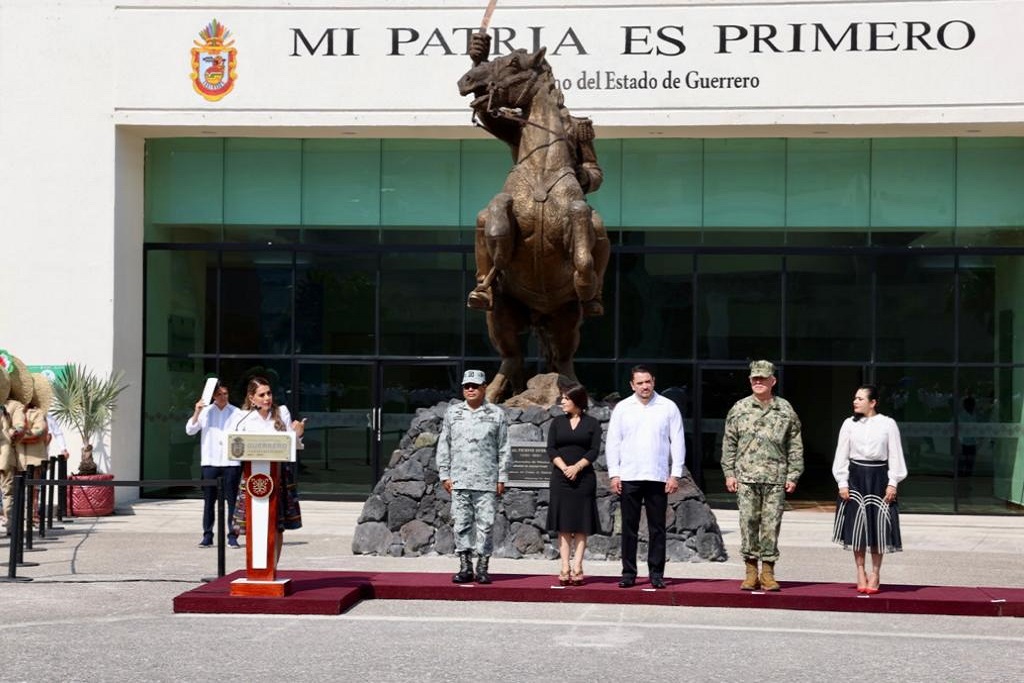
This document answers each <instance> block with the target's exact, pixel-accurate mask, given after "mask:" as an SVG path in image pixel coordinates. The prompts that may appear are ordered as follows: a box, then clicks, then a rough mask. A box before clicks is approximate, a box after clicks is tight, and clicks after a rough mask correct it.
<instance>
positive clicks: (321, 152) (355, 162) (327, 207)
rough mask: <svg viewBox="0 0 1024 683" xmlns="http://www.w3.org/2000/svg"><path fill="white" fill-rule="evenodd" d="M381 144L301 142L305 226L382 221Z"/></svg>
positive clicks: (377, 141)
mask: <svg viewBox="0 0 1024 683" xmlns="http://www.w3.org/2000/svg"><path fill="white" fill-rule="evenodd" d="M380 144H381V143H380V140H319V139H318V140H303V141H302V176H301V178H302V224H303V225H309V226H366V225H379V224H380ZM345 232H348V231H345Z"/></svg>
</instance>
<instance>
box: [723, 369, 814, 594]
mask: <svg viewBox="0 0 1024 683" xmlns="http://www.w3.org/2000/svg"><path fill="white" fill-rule="evenodd" d="M750 387H751V390H752V392H753V393H752V394H751V395H750V396H748V397H746V398H744V399H741V400H739V401H737V402H736V404H735V405H733V407H732V408H731V409H730V410H729V414H728V415H727V416H726V418H725V436H724V438H723V441H722V474H723V475H725V488H726V489H727V490H728V491H729V492H731V493H735V494H736V500H737V505H738V507H739V512H740V537H741V546H740V552H741V553H742V554H743V562H744V563H745V564H746V578H745V579H744V580H743V583H742V584H740V588H741V589H743V590H757V589H758V588H763V589H764V590H767V591H777V590H779V584H778V582H777V581H776V580H775V562H776V560H778V559H779V527H780V526H781V525H782V509H783V506H784V505H785V502H786V494H787V493H793V491H795V490H796V482H797V480H798V479H799V478H800V475H801V473H803V471H804V445H803V441H802V440H801V438H800V418H799V417H797V414H796V411H795V410H793V406H791V405H790V404H789V401H787V400H786V399H784V398H779V397H778V396H773V395H772V389H773V388H774V387H775V366H774V365H772V364H771V363H770V362H769V361H766V360H756V361H754V362H753V363H751V364H750ZM758 560H760V561H761V572H760V575H758V566H757V564H758Z"/></svg>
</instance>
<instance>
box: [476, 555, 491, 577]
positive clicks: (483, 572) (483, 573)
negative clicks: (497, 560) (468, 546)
mask: <svg viewBox="0 0 1024 683" xmlns="http://www.w3.org/2000/svg"><path fill="white" fill-rule="evenodd" d="M490 561H491V557H490V555H481V556H480V557H478V558H477V559H476V582H477V583H490V582H491V575H490V574H488V573H487V564H488V563H489V562H490Z"/></svg>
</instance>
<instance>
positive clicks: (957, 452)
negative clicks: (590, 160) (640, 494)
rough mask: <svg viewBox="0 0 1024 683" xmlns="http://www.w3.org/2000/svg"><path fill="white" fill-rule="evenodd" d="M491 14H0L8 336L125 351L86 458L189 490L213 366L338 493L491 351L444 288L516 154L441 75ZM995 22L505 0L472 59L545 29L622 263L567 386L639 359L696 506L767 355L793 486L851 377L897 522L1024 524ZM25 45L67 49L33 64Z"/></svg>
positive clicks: (848, 11) (861, 5)
mask: <svg viewBox="0 0 1024 683" xmlns="http://www.w3.org/2000/svg"><path fill="white" fill-rule="evenodd" d="M485 5H486V3H477V2H443V3H440V4H438V3H434V4H431V5H427V4H426V3H422V2H402V1H398V2H388V3H379V6H374V7H370V6H368V5H366V4H363V3H355V2H339V1H337V0H335V1H334V2H315V1H309V2H301V3H292V4H290V5H288V6H287V7H284V6H282V5H281V3H269V2H253V3H249V4H248V5H247V6H246V7H244V8H235V7H232V8H225V7H222V6H214V5H211V4H209V3H200V2H185V1H177V2H175V1H174V0H171V1H170V2H168V1H167V0H162V1H161V2H146V1H137V2H135V3H132V4H115V3H112V2H99V1H85V2H81V3H75V4H74V5H72V6H70V7H68V6H65V5H63V4H62V3H57V2H46V1H44V2H33V3H27V2H25V3H22V2H0V21H2V22H3V25H6V26H14V25H24V26H33V27H35V29H34V32H33V33H31V34H28V33H25V34H24V35H22V33H23V32H19V33H18V34H12V33H11V32H8V33H6V34H5V36H4V41H3V43H2V44H0V57H2V60H0V71H2V74H3V76H4V77H5V79H6V81H5V82H7V83H11V84H13V87H10V88H9V91H10V96H9V97H6V96H5V98H4V99H3V100H2V101H0V145H2V150H3V154H2V158H3V159H4V163H3V165H2V167H0V173H3V182H2V183H0V192H2V193H3V203H2V205H3V206H4V207H5V208H6V211H7V215H6V216H5V219H6V220H5V223H6V224H7V225H9V226H10V227H9V228H8V229H7V230H5V234H6V235H8V240H7V244H8V247H9V248H10V249H11V253H18V254H23V255H24V256H22V257H20V258H17V259H13V264H11V265H12V266H13V270H12V268H11V267H10V266H9V268H8V272H9V274H10V275H11V276H12V277H13V278H14V279H13V281H14V282H15V283H17V287H18V292H19V294H18V296H16V297H14V300H13V301H12V302H11V303H10V306H5V313H4V315H3V319H2V321H0V326H2V327H0V346H3V347H6V348H8V349H10V350H12V351H14V352H15V353H17V354H18V355H19V356H21V357H22V358H23V359H24V360H26V362H29V363H34V364H54V363H60V362H64V361H76V362H85V363H87V364H89V365H92V366H96V367H98V368H101V369H111V368H114V369H121V370H125V371H126V372H127V373H128V377H129V380H130V381H131V383H132V386H131V389H130V390H129V392H128V394H127V395H128V398H127V399H126V400H125V402H124V404H123V406H122V408H121V409H120V412H119V414H118V417H117V420H116V422H115V425H114V429H113V431H112V434H111V435H110V439H109V441H108V443H107V444H105V448H106V449H107V455H108V459H109V464H110V466H111V469H112V470H113V471H116V472H117V473H118V474H119V475H120V476H122V477H124V478H130V477H142V478H147V479H163V478H181V477H190V476H195V475H197V474H198V458H197V456H196V444H195V443H194V442H193V441H192V440H190V439H188V438H187V437H186V436H185V435H184V431H183V429H182V426H183V423H184V421H185V419H186V418H187V416H188V415H189V413H190V411H191V406H192V405H193V404H194V402H195V400H196V399H197V397H198V394H199V392H200V389H201V388H202V383H203V378H204V377H206V376H207V375H210V374H215V375H217V376H219V377H221V378H223V379H224V380H226V381H227V382H228V383H229V384H231V386H232V387H233V399H234V401H235V402H240V401H241V399H242V395H241V394H242V389H243V386H244V381H245V378H246V377H248V376H250V375H251V374H253V373H262V374H265V375H267V376H269V377H270V378H271V379H272V381H273V382H274V385H275V392H276V394H277V395H278V399H279V400H280V401H282V402H285V403H287V404H288V405H289V406H290V407H291V408H292V410H293V412H296V413H298V414H299V415H301V416H304V417H306V418H307V421H308V422H307V423H308V425H309V437H307V439H306V443H307V447H306V450H305V451H304V452H303V454H302V456H301V463H300V465H301V469H302V475H301V477H302V479H301V481H302V485H303V490H304V493H306V494H307V495H316V496H323V497H345V498H359V497H364V496H365V495H366V494H367V493H368V492H369V490H370V488H371V487H372V485H373V483H374V482H375V481H376V479H377V478H378V477H379V475H380V473H381V472H382V471H383V468H384V467H386V466H387V463H388V460H389V458H390V453H391V451H392V450H393V449H394V447H395V445H396V444H397V440H398V438H399V436H400V434H401V433H402V432H403V431H404V428H405V427H406V426H407V425H408V422H409V419H410V417H411V416H412V415H413V414H414V413H415V410H416V409H417V408H420V407H425V406H430V405H433V404H435V403H436V402H438V401H440V400H445V399H448V398H451V397H453V396H455V395H457V393H458V392H457V384H458V378H459V377H461V372H462V369H463V368H464V367H469V366H472V367H482V368H484V369H486V370H487V371H488V374H491V373H493V371H494V370H495V369H496V367H497V361H496V358H495V354H494V352H493V351H492V349H491V348H490V346H489V343H488V341H487V336H486V329H485V326H484V320H483V316H482V315H480V314H479V313H478V312H476V311H471V310H467V309H466V308H465V304H464V302H465V295H466V293H467V291H468V290H469V289H470V288H471V286H472V283H473V280H472V276H473V271H474V261H473V231H474V222H475V216H476V213H477V211H479V210H480V209H481V208H482V207H483V206H484V205H485V204H486V203H487V201H488V200H489V199H490V197H491V196H492V195H493V194H494V193H495V192H497V191H498V190H499V189H500V187H501V184H502V182H503V180H504V177H505V175H506V174H507V173H508V171H509V168H510V166H511V158H510V156H509V152H508V149H507V148H506V147H505V146H504V145H503V144H501V143H499V142H497V141H495V140H492V139H489V138H488V137H487V136H486V135H485V134H484V133H483V132H482V131H481V130H480V129H479V128H476V127H474V126H473V125H472V123H471V121H470V116H469V108H468V99H469V98H460V97H459V95H458V92H457V89H456V86H455V83H456V81H457V80H458V78H459V76H461V74H462V73H464V72H465V71H466V70H467V69H468V68H469V67H470V66H471V62H470V60H469V58H468V56H467V54H466V52H467V43H468V38H469V35H470V33H471V32H472V31H473V30H474V29H475V27H477V26H479V25H480V21H481V16H482V14H483V11H484V6H485ZM1020 19H1024V3H1022V2H1019V1H1011V0H1003V1H1001V2H1000V1H991V2H989V1H983V0H964V1H961V2H944V3H928V2H839V3H837V2H802V3H777V2H771V1H765V0H762V1H761V2H742V1H741V2H735V3H729V4H728V5H720V4H718V3H710V2H703V3H702V2H648V3H644V4H642V5H636V4H633V3H622V2H604V1H601V0H598V1H597V2H592V3H587V4H586V5H585V6H580V7H573V6H568V7H566V6H563V5H562V3H557V2H544V1H540V2H517V1H511V0H510V1H502V2H500V3H498V6H497V10H496V11H495V14H494V16H493V19H492V22H491V25H490V28H489V31H490V33H491V35H492V37H493V39H494V51H495V53H497V54H507V53H508V52H509V51H510V50H512V49H514V48H523V49H526V50H529V51H535V50H537V49H539V48H540V47H542V46H543V47H546V49H547V52H546V58H547V59H548V61H549V62H550V63H551V65H552V68H553V70H554V73H555V75H556V77H557V78H558V80H559V84H560V86H561V89H562V93H563V95H564V97H565V101H566V105H567V106H568V107H569V108H570V110H572V112H573V113H574V114H577V115H585V116H589V117H590V118H591V119H593V121H594V124H595V128H596V131H597V136H598V141H597V151H598V156H599V160H600V163H601V165H602V167H603V169H604V174H605V181H604V184H603V186H602V187H601V189H600V190H599V191H598V192H596V193H594V194H593V195H591V196H590V201H591V203H592V205H593V206H594V207H595V208H596V209H597V210H598V211H599V212H600V213H601V215H602V217H603V219H604V222H605V225H606V226H607V229H608V233H609V238H610V240H611V243H612V256H611V263H610V265H609V268H608V273H607V276H606V280H605V307H606V314H605V316H604V317H602V318H597V319H588V320H587V321H586V322H585V323H584V327H583V343H582V346H581V348H580V350H579V353H578V354H577V372H578V375H579V377H580V379H581V381H583V382H584V383H585V384H586V385H587V386H588V388H589V389H590V390H591V394H592V395H596V396H599V397H600V396H605V395H608V394H611V393H612V392H619V393H625V392H627V391H628V369H629V367H630V366H631V365H633V364H635V363H637V362H645V363H651V364H653V365H655V367H656V375H657V384H658V388H659V389H660V390H663V391H666V392H667V393H669V395H671V396H672V397H673V398H675V399H676V400H677V402H678V403H679V404H680V406H681V408H682V409H683V412H684V415H685V418H686V422H687V433H688V436H689V439H690V441H689V448H690V452H691V457H690V465H691V469H693V470H694V473H695V475H697V476H698V478H700V479H701V480H702V483H703V486H704V488H705V490H706V491H707V493H708V495H709V497H710V499H711V500H712V501H713V502H716V503H722V504H726V503H727V502H728V500H729V498H728V496H726V495H724V493H723V489H724V487H723V484H722V481H721V472H720V470H719V469H718V465H717V462H718V458H719V456H720V435H721V429H722V420H723V418H724V415H725V412H726V410H727V409H728V407H729V406H730V405H731V404H732V402H733V401H735V400H736V399H737V398H739V397H740V396H742V395H744V394H745V393H746V392H747V391H749V387H748V386H747V383H746V373H745V369H746V364H747V363H748V362H749V360H750V359H751V358H770V359H772V360H774V361H776V363H777V364H778V366H779V368H780V385H779V389H780V391H781V393H783V394H784V395H785V396H786V397H787V398H788V399H789V400H790V401H791V402H792V403H793V404H794V406H795V407H796V408H797V410H798V412H799V413H800V414H801V417H802V419H803V423H804V438H805V444H806V449H807V460H808V468H807V474H806V475H805V477H804V480H803V482H802V485H801V489H800V492H799V495H798V497H800V498H803V499H804V500H828V499H830V498H831V497H833V496H834V482H833V481H832V480H831V475H830V465H831V459H832V452H833V450H834V447H835V438H836V434H837V432H838V428H839V424H840V423H841V421H842V419H843V418H844V417H845V416H846V415H848V414H849V410H850V399H851V397H852V395H853V392H854V390H855V389H856V387H857V386H858V385H859V384H861V383H863V382H872V383H875V384H877V385H878V386H879V387H880V388H881V390H882V395H883V396H882V405H881V410H882V412H885V413H886V414H889V415H891V416H893V417H894V418H896V419H897V420H898V421H899V423H900V426H901V429H902V431H903V437H904V446H905V449H906V452H907V458H908V464H909V468H910V472H911V475H910V477H909V478H908V480H907V481H906V483H905V484H904V486H902V487H901V496H902V498H901V502H902V505H903V506H904V508H905V509H906V510H909V511H921V512H967V513H1012V514H1015V513H1019V512H1020V511H1021V507H1020V506H1021V504H1022V503H1024V441H1022V436H1024V435H1022V428H1021V425H1022V417H1024V416H1022V410H1024V401H1022V388H1024V348H1021V346H1022V343H1021V342H1020V341H1018V337H1019V336H1020V335H1019V334H1018V333H1017V330H1018V329H1021V325H1022V321H1021V320H1020V319H1019V318H1020V316H1018V315H1017V314H1016V309H1017V305H1016V304H1017V301H1018V300H1019V298H1020V296H1019V295H1020V294H1022V293H1024V272H1022V270H1021V268H1022V265H1021V264H1022V263H1024V261H1022V260H1021V256H1022V255H1024V238H1022V235H1024V232H1022V230H1021V228H1022V226H1024V193H1022V192H1021V191H1020V189H1019V183H1020V178H1021V177H1022V171H1024V135H1022V134H1024V79H1022V78H1020V77H1019V76H1020V74H1019V71H1020V70H1019V68H1018V67H1017V66H1015V65H1017V64H1020V63H1022V61H1021V54H1020V51H1021V48H1019V47H1018V41H1015V40H1014V28H1013V27H1014V26H1015V25H1017V24H1018V23H1019V21H1018V20H1020ZM29 35H32V36H34V39H33V40H35V39H37V38H38V37H39V36H45V37H46V42H48V43H50V44H53V45H58V46H60V49H59V50H56V51H50V52H49V53H48V56H47V57H46V58H45V59H38V58H37V59H32V58H31V57H30V55H32V54H33V49H32V47H31V46H30V44H29V43H28V42H27V40H28V36H29ZM22 41H25V42H22ZM29 67H31V68H29ZM21 283H25V284H24V289H23V290H22V284H21ZM8 310H9V311H10V314H8V313H7V311H8ZM531 363H532V365H533V366H534V367H537V366H538V365H539V361H538V360H537V358H536V351H535V348H534V347H533V346H531ZM150 493H164V492H150ZM172 493H176V492H172ZM119 495H121V496H125V495H129V494H127V493H120V494H119Z"/></svg>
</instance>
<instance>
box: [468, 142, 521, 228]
mask: <svg viewBox="0 0 1024 683" xmlns="http://www.w3.org/2000/svg"><path fill="white" fill-rule="evenodd" d="M459 152H460V154H461V159H460V169H461V173H460V183H461V187H460V193H459V203H460V209H459V224H460V225H464V226H469V227H472V228H475V227H476V215H477V214H478V213H479V212H480V211H482V210H483V209H484V208H486V207H487V205H488V204H489V203H490V201H491V199H492V198H493V197H494V195H496V194H498V193H499V192H501V190H502V187H504V185H505V177H506V176H507V175H508V173H509V171H511V170H512V164H513V160H512V153H511V151H509V147H508V145H506V144H505V143H503V142H499V141H498V140H463V141H462V142H461V144H460V147H459ZM463 236H464V237H466V238H468V240H469V242H468V243H470V244H472V239H473V232H472V231H470V230H466V231H463Z"/></svg>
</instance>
